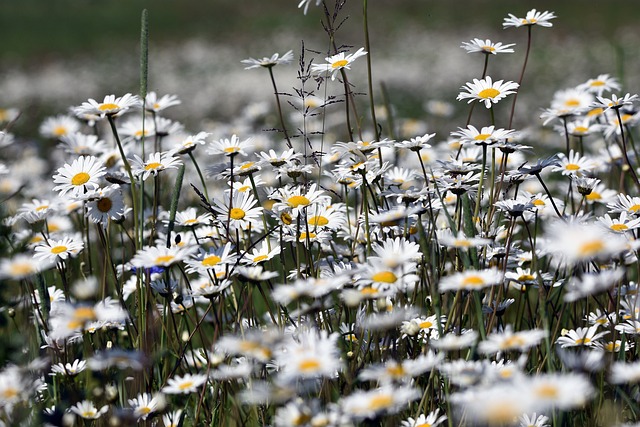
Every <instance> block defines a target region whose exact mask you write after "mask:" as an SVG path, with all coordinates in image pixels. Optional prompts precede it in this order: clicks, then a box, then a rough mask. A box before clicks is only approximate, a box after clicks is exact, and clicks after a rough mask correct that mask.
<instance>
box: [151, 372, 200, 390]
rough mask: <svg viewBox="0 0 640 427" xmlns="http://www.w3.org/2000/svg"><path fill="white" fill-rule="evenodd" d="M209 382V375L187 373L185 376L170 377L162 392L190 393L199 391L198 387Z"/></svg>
mask: <svg viewBox="0 0 640 427" xmlns="http://www.w3.org/2000/svg"><path fill="white" fill-rule="evenodd" d="M206 382H207V376H206V375H204V374H196V375H191V374H185V375H184V376H182V377H181V376H175V377H173V378H169V380H168V381H167V385H166V386H164V387H163V388H162V392H163V393H166V394H189V393H194V392H196V391H198V388H199V387H200V386H201V385H202V384H204V383H206Z"/></svg>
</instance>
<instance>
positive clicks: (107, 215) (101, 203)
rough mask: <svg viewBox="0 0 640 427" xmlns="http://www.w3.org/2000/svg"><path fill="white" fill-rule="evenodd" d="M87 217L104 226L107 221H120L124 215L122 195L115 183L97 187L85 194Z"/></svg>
mask: <svg viewBox="0 0 640 427" xmlns="http://www.w3.org/2000/svg"><path fill="white" fill-rule="evenodd" d="M87 198H88V201H87V204H86V208H87V212H86V215H87V217H88V218H89V219H90V220H91V221H93V222H95V223H99V224H101V225H102V227H104V228H106V227H107V225H108V223H109V221H110V220H111V221H116V222H117V221H120V220H121V219H122V218H123V217H124V213H125V205H124V197H123V195H122V192H121V191H120V188H119V187H118V186H116V185H114V186H111V187H106V188H102V189H98V190H97V191H95V192H92V193H90V194H88V195H87Z"/></svg>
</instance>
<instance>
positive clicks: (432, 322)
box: [400, 314, 446, 341]
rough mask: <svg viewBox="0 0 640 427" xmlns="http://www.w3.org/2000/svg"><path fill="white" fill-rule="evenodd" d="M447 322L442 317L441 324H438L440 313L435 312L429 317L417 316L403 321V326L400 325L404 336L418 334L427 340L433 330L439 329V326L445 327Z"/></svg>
mask: <svg viewBox="0 0 640 427" xmlns="http://www.w3.org/2000/svg"><path fill="white" fill-rule="evenodd" d="M445 322H446V318H444V317H442V318H441V319H440V325H438V315H437V314H434V315H431V316H429V317H425V316H421V317H416V318H414V319H411V320H408V321H405V322H402V326H400V332H402V333H403V334H404V335H403V338H404V336H405V335H406V336H416V335H417V336H418V337H419V338H421V339H422V340H423V341H426V340H427V339H428V338H429V336H430V334H431V332H432V331H435V332H437V331H438V328H439V327H444V325H445Z"/></svg>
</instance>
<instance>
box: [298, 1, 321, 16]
mask: <svg viewBox="0 0 640 427" xmlns="http://www.w3.org/2000/svg"><path fill="white" fill-rule="evenodd" d="M312 2H313V0H301V1H300V3H298V9H300V8H302V7H304V14H305V15H306V14H307V10H308V9H309V5H310V4H311V3H312ZM321 4H322V0H316V6H320V5H321Z"/></svg>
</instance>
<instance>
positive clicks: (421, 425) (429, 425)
mask: <svg viewBox="0 0 640 427" xmlns="http://www.w3.org/2000/svg"><path fill="white" fill-rule="evenodd" d="M416 427H431V424H429V423H423V424H418V425H417V426H416Z"/></svg>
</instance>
